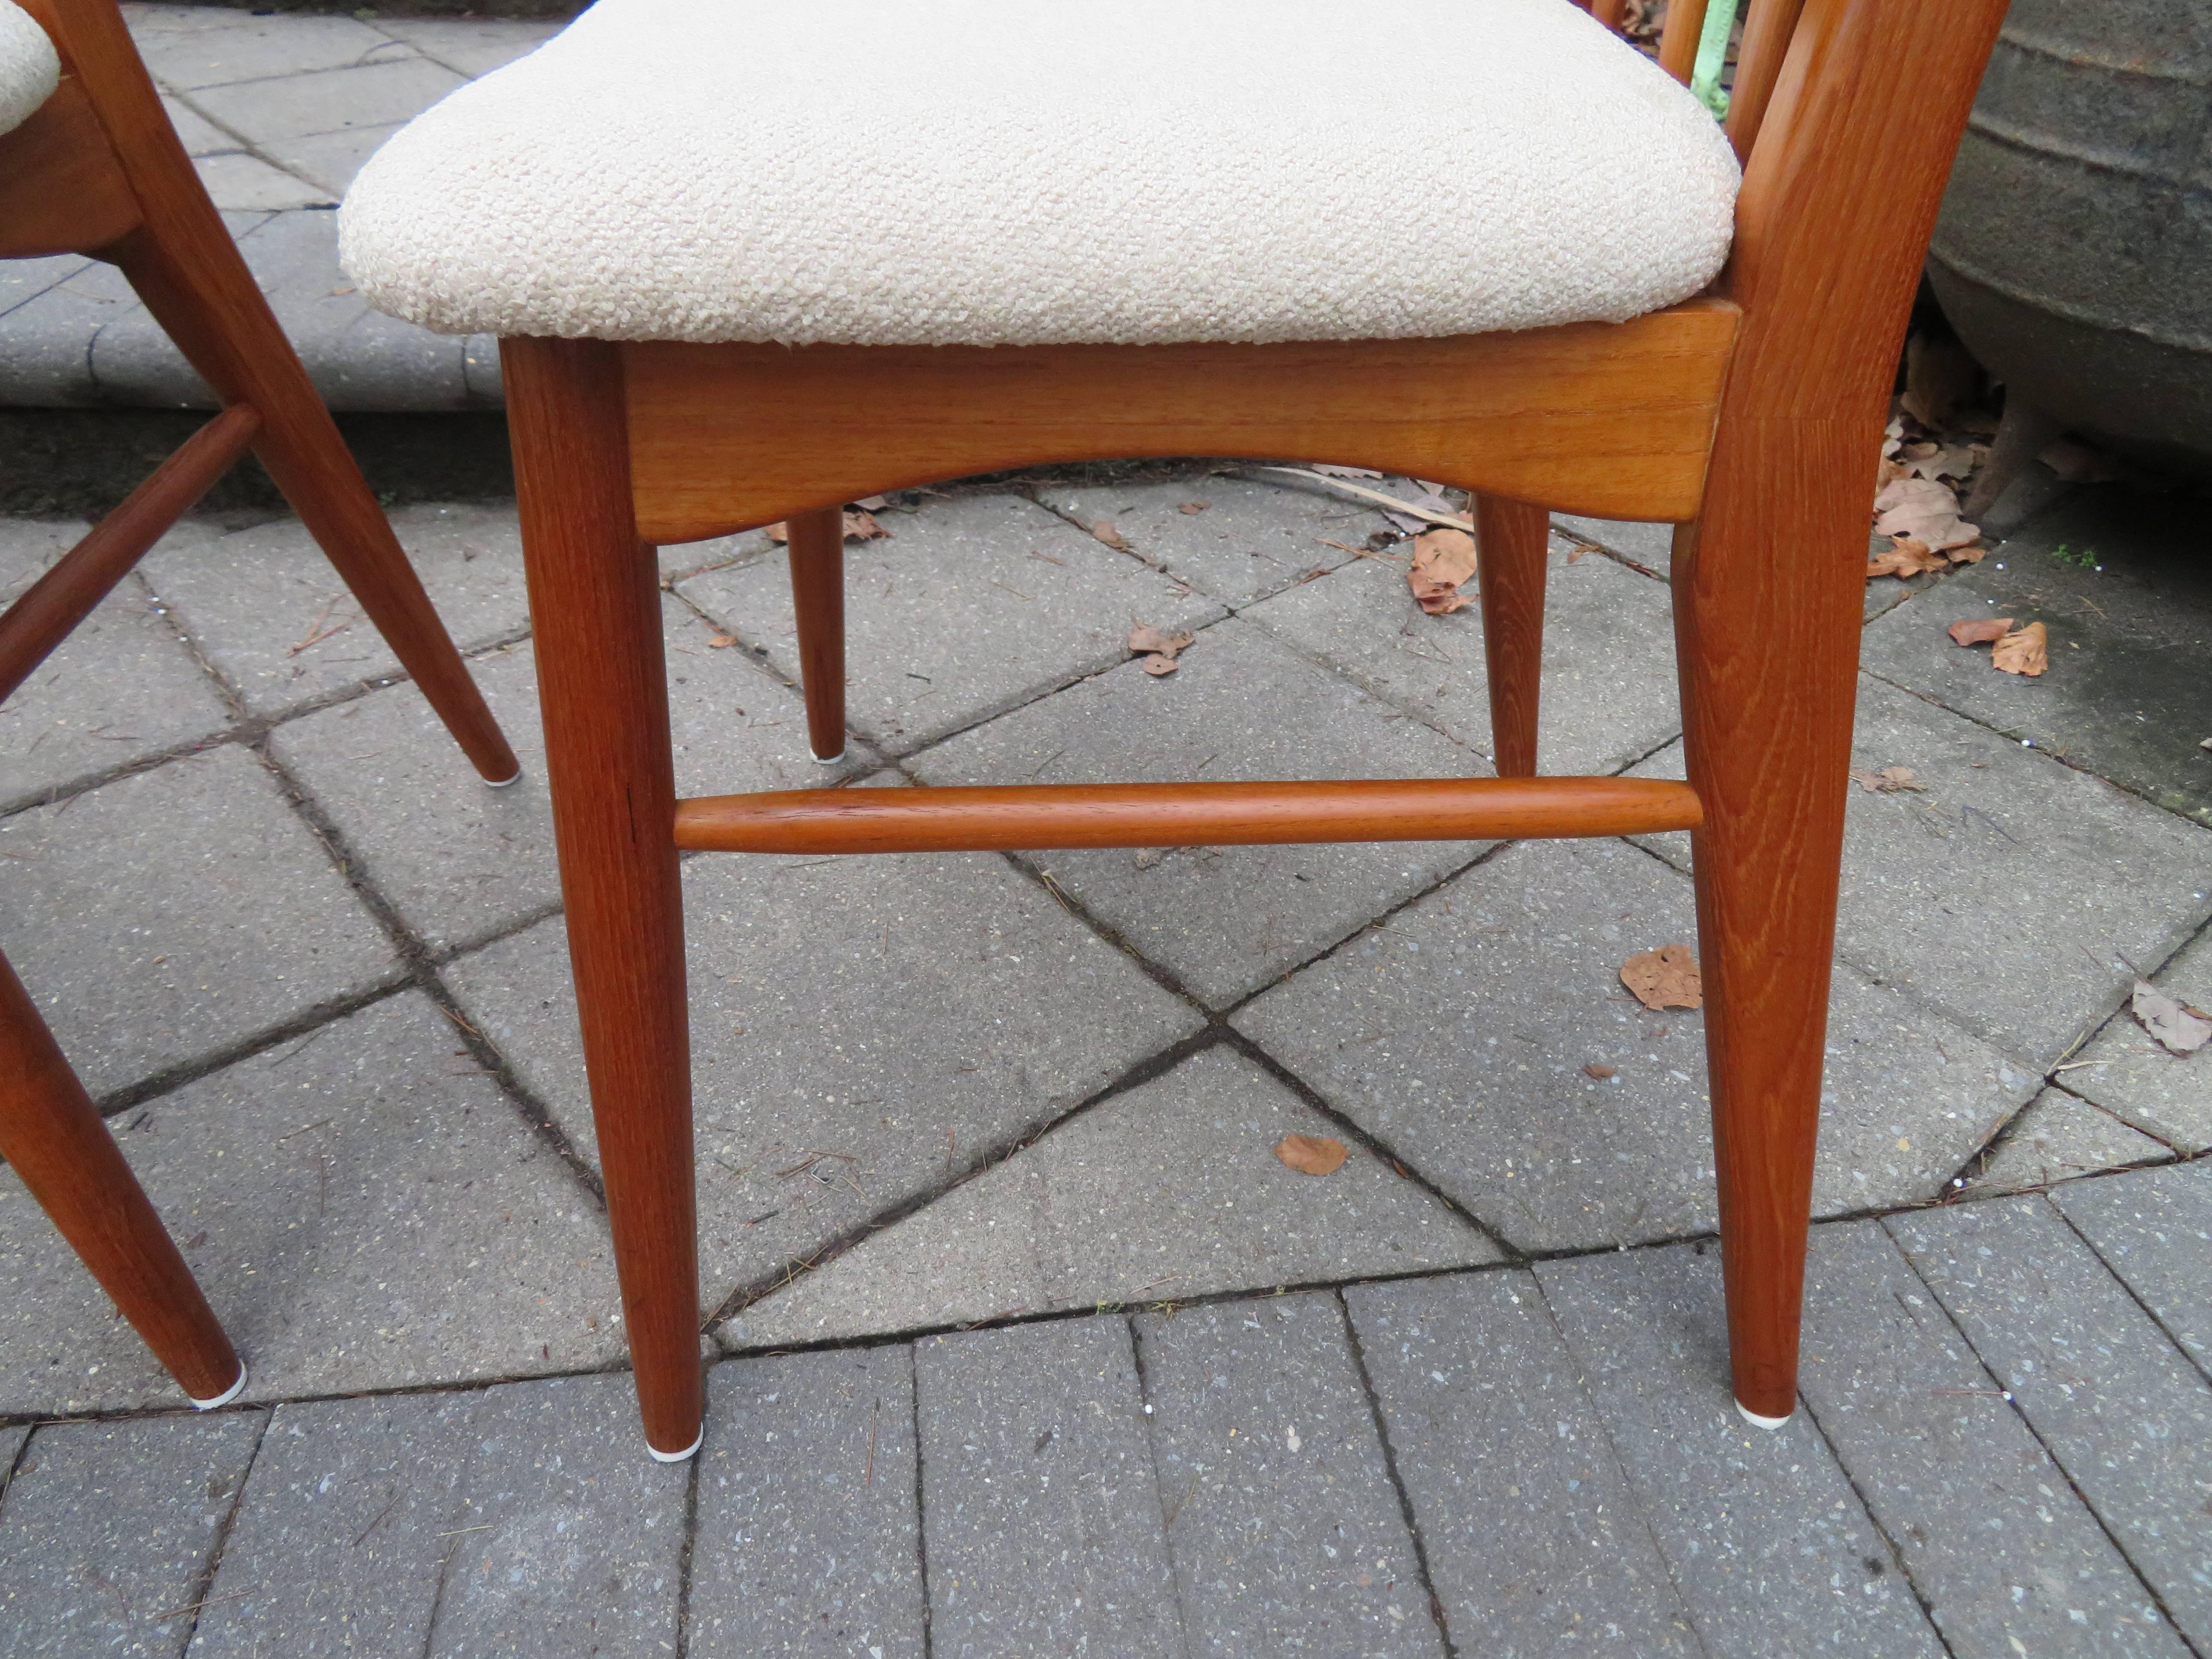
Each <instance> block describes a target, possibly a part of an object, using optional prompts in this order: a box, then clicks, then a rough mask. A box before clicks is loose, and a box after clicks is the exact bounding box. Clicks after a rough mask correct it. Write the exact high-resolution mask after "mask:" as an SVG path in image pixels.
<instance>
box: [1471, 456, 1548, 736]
mask: <svg viewBox="0 0 2212 1659" xmlns="http://www.w3.org/2000/svg"><path fill="white" fill-rule="evenodd" d="M1550 533H1551V524H1550V520H1548V519H1547V516H1546V514H1545V512H1544V509H1543V508H1542V507H1531V506H1529V505H1528V503H1527V502H1525V501H1507V500H1506V499H1505V498H1504V496H1501V495H1476V496H1475V498H1474V546H1475V557H1476V561H1477V562H1478V564H1479V565H1480V574H1479V580H1480V592H1481V598H1482V654H1483V661H1484V665H1485V667H1486V669H1487V671H1488V678H1489V681H1490V732H1491V746H1492V750H1494V751H1495V754H1496V758H1497V762H1498V776H1499V777H1501V778H1533V777H1534V776H1535V775H1536V706H1537V694H1538V686H1539V684H1540V683H1541V679H1542V678H1543V674H1542V671H1543V659H1544V577H1545V568H1544V554H1545V545H1546V543H1547V539H1548V538H1549V536H1550Z"/></svg>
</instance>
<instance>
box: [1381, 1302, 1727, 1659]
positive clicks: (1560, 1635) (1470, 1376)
mask: <svg viewBox="0 0 2212 1659" xmlns="http://www.w3.org/2000/svg"><path fill="white" fill-rule="evenodd" d="M1344 1300H1345V1305H1346V1307H1347V1308H1349V1309H1350V1310H1351V1311H1352V1328H1353V1330H1354V1331H1355V1332H1357V1333H1358V1340H1359V1347H1360V1352H1361V1353H1362V1354H1363V1355H1364V1358H1365V1363H1366V1367H1367V1373H1368V1376H1370V1378H1372V1380H1373V1382H1374V1385H1375V1395H1376V1400H1377V1401H1379V1402H1380V1403H1381V1406H1382V1410H1383V1426H1384V1429H1385V1431H1387V1432H1388V1434H1389V1439H1390V1450H1391V1455H1392V1457H1393V1459H1394V1460H1395V1464H1396V1468H1397V1471H1398V1478H1399V1480H1401V1482H1403V1483H1404V1486H1405V1488H1406V1495H1407V1498H1408V1499H1410V1500H1411V1502H1412V1504H1413V1518H1414V1520H1415V1522H1416V1523H1417V1524H1418V1525H1419V1528H1420V1530H1421V1542H1422V1547H1423V1549H1424V1550H1425V1552H1426V1553H1427V1556H1428V1562H1429V1571H1430V1574H1431V1577H1432V1578H1433V1579H1434V1581H1435V1583H1436V1589H1437V1599H1438V1600H1439V1601H1442V1602H1443V1609H1444V1620H1445V1623H1446V1625H1447V1626H1449V1629H1450V1631H1451V1633H1452V1637H1453V1639H1454V1642H1455V1645H1456V1646H1457V1648H1458V1650H1459V1651H1461V1652H1462V1653H1513V1654H1519V1653H1547V1652H1553V1651H1557V1650H1565V1651H1572V1650H1575V1649H1576V1648H1577V1647H1578V1646H1580V1645H1581V1644H1582V1643H1583V1641H1585V1640H1589V1641H1593V1642H1595V1644H1597V1645H1598V1646H1599V1648H1600V1650H1607V1649H1611V1650H1616V1651H1620V1652H1624V1653H1635V1654H1681V1655H1694V1654H1699V1653H1701V1652H1702V1650H1701V1649H1700V1648H1699V1644H1698V1639H1697V1636H1696V1633H1695V1632H1694V1630H1693V1629H1692V1626H1691V1623H1690V1618H1689V1614H1688V1613H1687V1611H1686V1609H1685V1608H1684V1607H1683V1606H1682V1600H1681V1597H1680V1595H1679V1594H1678V1593H1677V1592H1676V1590H1675V1588H1674V1583H1673V1581H1672V1580H1671V1578H1670V1577H1669V1576H1668V1569H1667V1564H1666V1562H1665V1561H1664V1560H1662V1559H1661V1557H1660V1555H1659V1552H1658V1549H1657V1547H1656V1546H1655V1545H1654V1543H1653V1542H1652V1538H1651V1533H1650V1529H1649V1528H1647V1527H1646V1526H1645V1524H1644V1519H1643V1517H1642V1516H1640V1515H1639V1514H1638V1512H1637V1503H1636V1498H1635V1497H1634V1496H1633V1494H1632V1492H1631V1491H1630V1489H1629V1485H1628V1478H1627V1475H1626V1473H1625V1472H1624V1471H1623V1470H1622V1468H1621V1467H1620V1459H1619V1458H1618V1457H1617V1456H1616V1455H1615V1454H1614V1452H1613V1446H1612V1444H1611V1443H1610V1441H1609V1440H1608V1439H1607V1434H1606V1430H1605V1425H1604V1424H1603V1422H1602V1421H1601V1419H1600V1418H1599V1415H1598V1413H1597V1409H1596V1407H1595V1406H1594V1405H1593V1404H1592V1403H1591V1401H1590V1398H1589V1394H1588V1392H1587V1391H1586V1390H1585V1389H1584V1388H1583V1382H1582V1376H1581V1367H1580V1366H1579V1365H1578V1364H1577V1363H1576V1362H1575V1360H1574V1359H1573V1358H1572V1357H1571V1356H1570V1355H1569V1353H1568V1352H1567V1349H1566V1346H1565V1343H1564V1342H1562V1341H1561V1340H1560V1338H1559V1331H1558V1330H1557V1328H1555V1327H1554V1326H1553V1323H1552V1321H1551V1318H1550V1316H1548V1315H1547V1314H1546V1313H1545V1311H1544V1304H1543V1298H1542V1297H1541V1296H1540V1295H1539V1294H1538V1293H1537V1290H1536V1285H1535V1281H1534V1279H1530V1278H1529V1277H1528V1275H1527V1274H1526V1273H1485V1274H1481V1275H1469V1276H1459V1275H1454V1276H1452V1277H1449V1278H1442V1279H1420V1280H1416V1281H1413V1282H1409V1283H1406V1284H1399V1285H1352V1286H1350V1287H1348V1288H1347V1289H1346V1291H1345V1293H1344Z"/></svg>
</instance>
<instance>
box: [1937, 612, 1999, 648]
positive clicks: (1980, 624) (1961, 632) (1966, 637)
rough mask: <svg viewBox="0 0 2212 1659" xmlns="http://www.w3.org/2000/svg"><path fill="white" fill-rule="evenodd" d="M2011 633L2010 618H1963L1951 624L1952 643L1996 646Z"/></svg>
mask: <svg viewBox="0 0 2212 1659" xmlns="http://www.w3.org/2000/svg"><path fill="white" fill-rule="evenodd" d="M2011 632H2012V618H2011V617H1961V618H1960V619H1959V620H1958V621H1957V622H1954V623H1952V624H1951V643H1952V644H1954V645H1995V644H1996V642H1997V641H1999V640H2001V639H2002V638H2003V637H2004V636H2005V635H2008V634H2009V633H2011Z"/></svg>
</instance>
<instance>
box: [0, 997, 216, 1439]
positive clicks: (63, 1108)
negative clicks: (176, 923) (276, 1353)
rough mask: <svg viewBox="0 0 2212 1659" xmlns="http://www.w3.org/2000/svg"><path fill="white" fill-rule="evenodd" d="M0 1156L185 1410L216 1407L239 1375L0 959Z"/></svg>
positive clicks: (101, 1126) (108, 1139)
mask: <svg viewBox="0 0 2212 1659" xmlns="http://www.w3.org/2000/svg"><path fill="white" fill-rule="evenodd" d="M0 1157H4V1158H6V1159H7V1160H8V1162H9V1165H10V1166H11V1167H12V1168H13V1169H14V1170H15V1173H16V1174H17V1175H18V1176H21V1178H22V1182H23V1185H24V1186H25V1187H26V1188H28V1189H29V1190H30V1194H31V1196H32V1197H33V1198H34V1199H36V1200H38V1201H39V1206H40V1208H41V1209H43V1210H45V1211H46V1214H47V1215H48V1216H49V1217H50V1218H52V1221H53V1224H54V1225H55V1227H56V1228H57V1229H58V1230H59V1231H60V1233H61V1236H62V1237H64V1239H66V1240H67V1241H68V1242H69V1245H70V1249H73V1250H75V1251H76V1254H77V1259H78V1260H79V1261H82V1262H83V1263H84V1265H85V1267H87V1268H88V1270H89V1271H90V1273H92V1276H93V1277H94V1279H97V1280H99V1282H100V1289H102V1290H104V1291H106V1292H107V1294H108V1295H109V1296H110V1297H112V1298H113V1299H114V1302H115V1305H116V1307H117V1308H118V1309H119V1310H121V1311H122V1314H123V1316H124V1317H125V1319H127V1320H129V1321H130V1322H131V1327H132V1328H133V1329H135V1330H136V1331H137V1333H138V1334H139V1335H140V1336H141V1337H143V1338H144V1339H145V1342H146V1346H148V1347H149V1348H151V1349H152V1350H153V1351H154V1358H156V1359H158V1360H160V1361H161V1364H162V1365H163V1366H164V1367H165V1368H166V1369H167V1371H168V1373H169V1375H170V1376H173V1377H175V1378H176V1379H177V1382H178V1384H179V1386H180V1387H181V1388H182V1389H184V1391H185V1395H186V1397H187V1398H189V1399H190V1400H191V1402H192V1404H193V1405H195V1406H197V1407H199V1408H200V1409H201V1410H203V1411H205V1410H208V1409H209V1408H210V1407H216V1406H221V1405H224V1404H227V1403H228V1401H232V1400H234V1399H236V1398H237V1397H238V1395H239V1392H240V1390H241V1389H244V1388H245V1387H246V1368H245V1367H244V1366H243V1365H241V1364H239V1363H238V1355H237V1353H236V1352H234V1351H233V1349H232V1348H231V1346H230V1339H229V1338H228V1337H227V1336H225V1335H224V1334H222V1326H221V1325H220V1324H218V1323H217V1322H216V1316H215V1314H214V1312H213V1310H210V1308H209V1306H208V1304H207V1298H206V1297H204V1296H202V1295H201V1294H200V1287H199V1285H197V1283H195V1282H194V1281H193V1279H192V1274H191V1268H189V1267H185V1259H184V1257H182V1256H181V1255H178V1254H177V1247H176V1245H175V1244H174V1243H172V1242H171V1240H170V1237H169V1235H168V1233H167V1231H166V1230H165V1229H164V1228H163V1227H162V1225H161V1217H159V1216H157V1215H156V1214H155V1213H154V1206H153V1205H152V1204H151V1203H149V1202H148V1200H147V1198H146V1194H145V1192H144V1190H143V1188H140V1186H139V1185H138V1180H137V1176H134V1175H132V1174H131V1166H130V1165H129V1164H126V1163H125V1162H124V1158H123V1153H122V1152H121V1150H120V1149H119V1148H118V1146H116V1144H115V1138H114V1137H113V1136H112V1135H111V1134H109V1133H107V1126H106V1124H105V1123H103V1122H101V1121H100V1112H99V1110H98V1109H97V1108H95V1107H94V1105H93V1103H92V1100H91V1098H90V1097H89V1096H88V1095H87V1094H86V1093H85V1091H84V1085H83V1084H82V1083H80V1082H79V1081H78V1080H77V1076H76V1073H75V1072H73V1071H71V1070H70V1066H69V1062H68V1060H65V1059H64V1058H63V1057H62V1051H61V1049H60V1048H59V1047H58V1045H57V1044H56V1043H55V1042H54V1038H53V1034H52V1032H51V1031H49V1030H47V1029H46V1021H44V1020H43V1019H41V1018H39V1011H38V1009H37V1007H36V1006H33V1003H32V1001H31V999H30V997H29V995H28V994H27V993H26V992H25V991H24V989H23V986H22V981H20V980H18V979H17V978H16V977H15V969H12V968H10V967H9V965H8V963H7V962H6V961H5V960H4V959H0Z"/></svg>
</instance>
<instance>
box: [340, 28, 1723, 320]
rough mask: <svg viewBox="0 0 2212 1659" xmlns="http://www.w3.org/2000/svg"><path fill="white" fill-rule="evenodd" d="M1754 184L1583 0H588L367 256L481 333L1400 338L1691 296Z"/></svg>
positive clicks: (471, 112)
mask: <svg viewBox="0 0 2212 1659" xmlns="http://www.w3.org/2000/svg"><path fill="white" fill-rule="evenodd" d="M1738 182H1739V173H1738V170H1737V167H1736V162H1735V155H1734V154H1733V153H1732V152H1731V151H1730V149H1729V145H1728V143H1727V141H1726V139H1725V138H1724V137H1723V136H1722V134H1721V132H1720V131H1719V130H1718V128H1717V127H1716V126H1715V125H1714V124H1713V121H1712V118H1711V117H1710V116H1709V115H1707V114H1706V112H1705V110H1704V109H1703V108H1701V107H1700V106H1699V104H1698V103H1697V101H1696V100H1694V99H1692V97H1691V96H1690V94H1689V93H1688V92H1687V91H1686V90H1685V89H1683V88H1681V87H1680V86H1678V85H1676V84H1675V83H1674V82H1673V81H1672V80H1670V79H1669V78H1668V76H1665V75H1664V74H1662V72H1661V71H1660V70H1658V68H1657V67H1656V65H1654V64H1651V63H1650V61H1649V60H1648V59H1646V58H1643V57H1642V56H1640V55H1639V54H1638V53H1637V52H1635V51H1633V50H1632V48H1630V47H1629V46H1626V44H1624V43H1623V42H1621V41H1620V40H1617V39H1616V38H1614V37H1613V35H1611V34H1609V33H1607V31H1606V30H1605V29H1603V28H1602V27H1600V26H1599V25H1598V24H1597V23H1595V21H1592V20H1591V19H1590V18H1589V16H1588V15H1585V14H1584V13H1583V11H1581V10H1580V9H1577V7H1575V6H1574V5H1572V4H1571V3H1569V0H1369V3H1367V4H1364V5H1361V6H1358V7H1346V6H1344V5H1342V4H1340V3H1335V0H1270V3H1268V4H1266V5H1255V4H1253V3H1251V0H599V3H598V4H597V5H595V6H594V7H592V9H591V10H589V11H587V12H586V13H585V14H584V15H583V16H582V17H580V18H579V19H578V20H577V21H576V22H575V23H574V25H572V26H571V27H569V28H568V30H567V31H566V32H565V33H562V35H560V36H559V37H558V38H556V40H553V41H551V42H550V43H549V44H548V45H546V46H544V47H543V48H542V49H540V50H539V51H538V52H535V53H533V54H532V55H531V56H530V57H527V58H522V59H520V61H518V62H516V63H514V64H510V65H509V66H508V67H507V68H505V69H503V70H500V71H498V72H497V73H495V74H494V75H491V76H487V77H485V78H484V79H483V80H482V81H479V82H476V83H475V84H474V85H472V86H469V87H466V88H463V89H462V90H460V91H459V92H456V93H454V94H453V95H452V96H451V97H449V98H447V100H445V101H444V102H442V103H441V104H439V105H438V106H435V108H433V109H431V110H430V111H428V112H427V113H425V114H424V115H422V117H421V118H418V119H417V120H416V121H415V122H413V123H412V124H411V125H409V126H408V127H407V128H406V129H405V130H404V131H402V132H400V133H399V134H398V136H397V137H394V138H393V139H392V142H391V143H388V144H386V146H385V147H384V149H381V150H380V151H379V152H378V153H377V155H375V156H374V157H373V158H372V159H371V160H370V161H369V163H368V166H367V167H364V168H363V169H362V173H361V176H360V178H359V179H357V180H356V183H355V185H354V186H353V189H352V191H350V192H349V194H348V196H347V197H346V201H345V206H344V210H343V216H342V218H341V221H340V226H341V232H340V234H341V246H340V254H341V258H343V262H344V264H345V266H346V269H347V270H348V271H349V273H350V274H351V275H352V276H353V278H354V280H355V281H356V282H357V283H360V285H361V287H362V292H363V293H364V295H366V296H367V297H368V300H369V301H370V303H372V304H373V305H374V306H376V307H378V308H380V309H381V310H384V311H387V312H390V313H392V314H393V315H395V316H398V317H404V318H406V319H409V320H410V321H413V322H417V323H421V324H423V325H427V326H428V327H430V328H433V329H436V330H439V331H443V332H447V333H456V334H458V333H477V332H483V333H497V334H534V335H552V336H563V337H596V338H600V339H612V340H691V341H714V340H753V341H780V342H783V343H789V344H794V345H797V344H810V343H818V342H836V343H847V344H857V345H872V344H916V345H952V344H966V345H1018V344H1042V343H1068V342H1100V343H1158V342H1166V341H1192V340H1224V341H1261V340H1322V339H1358V338H1383V337H1399V338H1402V337H1419V336H1433V335H1448V334H1465V333H1473V332H1478V331H1487V330H1492V329H1521V328H1535V327H1541V326H1544V325H1549V324H1555V323H1568V322H1581V321H1588V320H1594V319H1602V320H1607V321H1615V322H1617V321H1621V320H1624V319H1627V318H1630V317H1633V316H1636V315H1638V314H1640V313H1644V312H1647V311H1652V310H1656V309H1658V308H1659V307H1663V306H1667V305H1670V304H1672V303H1674V301H1678V300H1680V299H1683V298H1686V296H1688V295H1692V294H1694V293H1695V292H1697V291H1698V290H1699V289H1701V288H1703V287H1704V286H1705V284H1706V283H1708V282H1710V281H1711V279H1712V277H1713V276H1715V275H1716V274H1717V272H1718V270H1720V267H1721V264H1722V263H1723V260H1725V259H1726V258H1727V256H1728V251H1729V237H1730V234H1731V232H1732V228H1733V223H1734V210H1735V192H1736V186H1737V184H1738Z"/></svg>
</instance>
